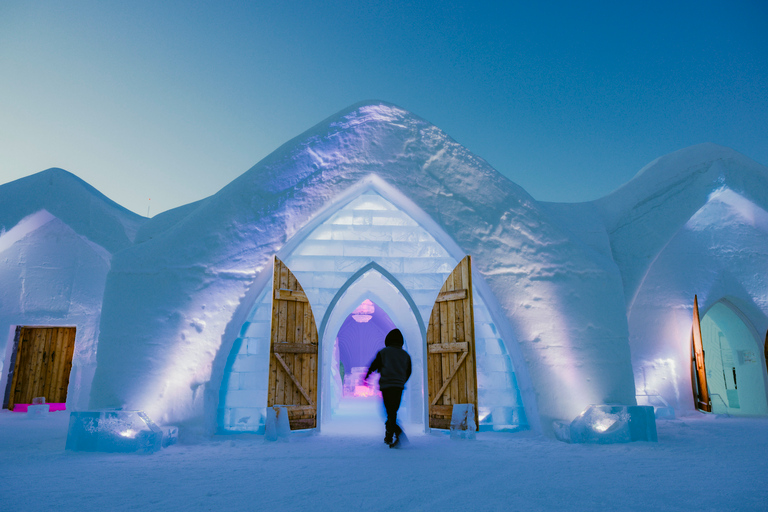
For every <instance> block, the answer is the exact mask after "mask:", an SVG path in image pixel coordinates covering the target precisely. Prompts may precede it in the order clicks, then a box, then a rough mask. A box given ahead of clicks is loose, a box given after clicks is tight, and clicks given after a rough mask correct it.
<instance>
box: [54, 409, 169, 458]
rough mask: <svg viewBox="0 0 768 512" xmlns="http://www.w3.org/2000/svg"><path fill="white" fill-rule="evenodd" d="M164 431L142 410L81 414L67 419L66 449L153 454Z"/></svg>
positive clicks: (74, 413) (78, 413) (76, 413)
mask: <svg viewBox="0 0 768 512" xmlns="http://www.w3.org/2000/svg"><path fill="white" fill-rule="evenodd" d="M162 442H163V431H162V430H161V429H160V427H158V426H157V425H155V423H154V422H153V421H152V420H151V419H150V418H149V416H147V415H146V414H144V412H142V411H116V410H115V411H82V412H72V413H71V414H70V416H69V431H68V432H67V445H66V449H67V450H73V451H86V452H117V453H134V452H135V453H153V452H156V451H158V450H160V448H161V446H162Z"/></svg>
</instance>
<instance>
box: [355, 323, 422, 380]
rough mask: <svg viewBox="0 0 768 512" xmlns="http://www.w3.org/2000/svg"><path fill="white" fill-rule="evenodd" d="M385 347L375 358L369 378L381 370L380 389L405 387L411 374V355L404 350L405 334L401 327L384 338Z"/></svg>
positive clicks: (367, 374) (366, 376) (370, 368)
mask: <svg viewBox="0 0 768 512" xmlns="http://www.w3.org/2000/svg"><path fill="white" fill-rule="evenodd" d="M384 345H385V346H384V348H383V349H381V350H379V351H378V353H377V354H376V357H375V358H374V360H373V362H372V363H371V366H370V367H369V368H368V373H366V374H365V378H366V379H367V378H368V376H369V375H370V374H372V373H373V372H379V374H380V375H381V378H380V379H379V389H387V388H400V389H402V388H404V387H405V383H406V381H407V380H408V378H409V377H410V376H411V356H409V355H408V352H406V351H405V350H403V334H402V333H401V332H400V329H392V330H391V331H389V334H387V337H386V338H385V339H384Z"/></svg>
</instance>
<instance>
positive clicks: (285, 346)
mask: <svg viewBox="0 0 768 512" xmlns="http://www.w3.org/2000/svg"><path fill="white" fill-rule="evenodd" d="M273 349H274V352H275V353H277V354H317V345H312V344H310V343H282V342H279V343H275V345H274V347H273Z"/></svg>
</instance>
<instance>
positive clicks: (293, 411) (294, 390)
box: [267, 258, 318, 429]
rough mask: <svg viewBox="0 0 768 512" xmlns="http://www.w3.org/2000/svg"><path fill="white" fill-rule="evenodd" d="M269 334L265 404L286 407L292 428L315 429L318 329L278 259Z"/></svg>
mask: <svg viewBox="0 0 768 512" xmlns="http://www.w3.org/2000/svg"><path fill="white" fill-rule="evenodd" d="M278 291H280V292H278ZM292 292H295V293H292ZM270 332H271V338H272V339H271V350H270V384H269V393H268V398H267V404H268V405H270V406H271V405H276V404H280V405H285V406H287V408H288V419H289V422H290V424H291V428H292V429H299V428H314V427H315V426H317V349H318V346H317V345H318V343H317V339H318V336H317V326H316V324H315V319H314V316H313V315H312V309H311V306H310V304H309V302H307V299H306V294H305V293H304V290H303V288H302V287H301V284H300V283H299V281H298V279H296V276H295V275H294V274H293V273H292V272H291V271H290V269H289V268H288V267H287V266H286V265H285V264H284V263H283V262H282V261H280V260H279V259H278V258H275V271H274V280H273V293H272V328H271V330H270ZM281 345H282V347H281ZM298 345H310V346H312V348H311V349H310V351H309V352H310V353H306V350H305V349H302V350H298V349H296V347H297V346H298ZM278 357H280V360H278Z"/></svg>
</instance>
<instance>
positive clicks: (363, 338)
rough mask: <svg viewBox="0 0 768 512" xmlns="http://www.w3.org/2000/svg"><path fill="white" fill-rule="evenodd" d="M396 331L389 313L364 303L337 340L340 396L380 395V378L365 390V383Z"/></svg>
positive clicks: (345, 322) (342, 327)
mask: <svg viewBox="0 0 768 512" xmlns="http://www.w3.org/2000/svg"><path fill="white" fill-rule="evenodd" d="M394 328H395V324H394V322H392V320H391V319H390V318H389V316H388V315H387V313H386V312H384V310H383V309H381V308H380V307H378V306H376V304H375V303H374V302H372V301H371V300H369V299H366V300H364V301H363V302H362V303H361V304H360V306H358V307H357V309H355V310H354V311H353V312H352V314H351V315H349V316H348V317H347V319H346V320H345V321H344V323H343V324H342V326H341V329H339V334H338V335H337V336H336V345H337V346H338V352H336V351H334V354H336V353H338V357H337V358H336V357H335V358H334V359H337V361H334V364H335V366H337V367H338V368H339V369H340V371H339V375H340V378H341V381H342V387H341V393H340V394H339V396H340V397H341V398H342V399H348V398H355V397H368V396H373V395H379V394H380V393H379V392H378V391H377V390H376V387H375V383H376V381H377V380H378V374H374V375H372V376H371V378H370V382H371V384H372V385H371V386H369V387H366V386H363V385H362V383H361V379H362V378H364V377H365V372H366V371H367V370H368V366H369V365H370V364H371V361H373V358H374V357H375V356H376V352H378V351H379V350H381V349H382V348H384V338H385V337H386V336H387V333H388V332H389V331H391V330H392V329H394ZM342 375H343V376H342Z"/></svg>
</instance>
